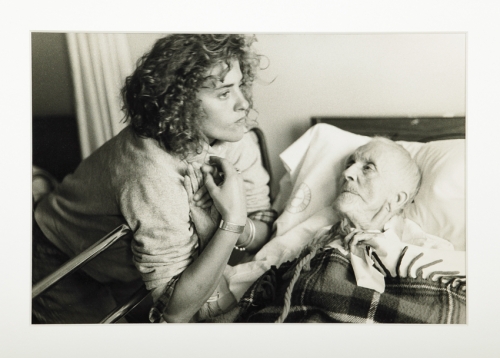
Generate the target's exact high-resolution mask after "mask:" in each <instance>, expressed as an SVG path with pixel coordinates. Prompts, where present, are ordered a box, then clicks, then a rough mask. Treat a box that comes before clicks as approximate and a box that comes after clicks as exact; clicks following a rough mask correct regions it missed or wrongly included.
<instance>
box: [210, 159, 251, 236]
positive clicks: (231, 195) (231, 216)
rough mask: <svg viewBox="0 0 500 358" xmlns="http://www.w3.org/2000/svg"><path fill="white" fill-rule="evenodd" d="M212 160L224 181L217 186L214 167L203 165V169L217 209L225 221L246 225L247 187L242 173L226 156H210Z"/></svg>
mask: <svg viewBox="0 0 500 358" xmlns="http://www.w3.org/2000/svg"><path fill="white" fill-rule="evenodd" d="M210 162H211V163H212V164H213V165H214V166H215V167H216V169H217V170H218V171H219V172H220V173H221V174H222V176H223V178H224V181H223V182H222V184H219V186H217V185H216V184H215V181H214V176H213V168H212V167H211V166H209V165H204V166H202V168H201V170H202V172H203V175H204V178H205V186H206V187H207V190H208V192H209V193H210V196H211V197H212V200H213V201H214V205H215V207H216V208H217V211H218V212H219V213H220V214H221V216H222V219H224V221H227V222H230V223H233V224H237V225H242V226H243V225H245V223H246V218H247V208H246V196H245V187H244V183H243V179H242V178H241V175H239V173H238V172H237V171H236V169H235V168H234V167H233V166H232V165H231V163H230V162H229V161H228V160H227V159H224V158H220V157H215V156H212V157H210Z"/></svg>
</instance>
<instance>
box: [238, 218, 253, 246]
mask: <svg viewBox="0 0 500 358" xmlns="http://www.w3.org/2000/svg"><path fill="white" fill-rule="evenodd" d="M247 223H248V229H249V230H250V233H249V234H248V238H247V240H246V242H245V243H244V244H243V245H240V246H238V245H236V246H234V248H235V249H236V250H238V251H245V250H246V249H247V247H248V246H250V245H251V244H252V242H253V241H254V240H255V231H256V230H255V223H254V222H253V221H252V219H249V218H247Z"/></svg>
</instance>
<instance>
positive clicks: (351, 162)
mask: <svg viewBox="0 0 500 358" xmlns="http://www.w3.org/2000/svg"><path fill="white" fill-rule="evenodd" d="M353 164H354V160H349V161H347V162H346V163H345V169H348V168H349V167H350V166H351V165H353Z"/></svg>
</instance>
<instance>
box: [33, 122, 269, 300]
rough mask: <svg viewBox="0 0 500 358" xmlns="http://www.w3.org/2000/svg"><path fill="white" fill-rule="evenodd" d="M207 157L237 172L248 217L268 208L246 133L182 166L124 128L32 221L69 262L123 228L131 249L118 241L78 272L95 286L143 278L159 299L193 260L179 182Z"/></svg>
mask: <svg viewBox="0 0 500 358" xmlns="http://www.w3.org/2000/svg"><path fill="white" fill-rule="evenodd" d="M210 154H214V155H218V156H221V157H225V158H227V159H228V160H229V161H230V162H231V163H233V164H234V166H235V167H236V168H238V169H239V170H241V172H242V176H243V179H244V181H245V189H246V193H247V210H248V212H249V213H250V212H255V211H260V210H267V209H269V208H270V200H269V187H268V182H269V175H268V173H267V172H266V170H265V169H264V168H263V167H262V163H261V158H260V152H259V148H258V145H257V143H256V141H255V140H254V137H253V135H252V133H247V134H246V135H245V136H244V138H243V139H242V140H241V141H239V142H235V143H229V142H220V143H216V144H215V145H213V146H211V147H210V146H208V145H206V147H205V148H204V150H203V152H202V153H201V154H199V155H195V156H191V157H188V158H187V159H186V160H180V159H178V158H177V157H174V156H172V155H170V154H169V153H167V152H166V151H165V150H164V149H162V148H161V147H160V146H159V145H158V143H157V142H156V141H155V140H153V139H150V138H141V137H140V136H138V135H136V134H135V133H134V132H133V130H132V129H131V128H130V127H126V128H125V129H124V130H122V131H121V132H120V133H119V134H118V135H117V136H115V137H114V138H112V139H111V140H109V141H108V142H106V143H105V144H104V145H103V146H102V147H100V148H99V149H98V150H96V151H95V152H94V153H93V154H92V155H91V156H89V157H88V158H86V159H85V160H84V161H82V163H81V164H80V165H79V167H78V168H77V169H76V171H75V172H74V173H72V174H70V175H68V176H67V177H66V178H64V180H63V182H62V183H61V184H60V185H59V186H58V187H57V188H56V189H55V190H54V191H53V192H52V193H51V194H49V195H48V196H47V197H45V198H44V199H43V200H42V201H41V202H40V204H38V206H37V208H36V211H35V219H36V221H37V223H38V224H39V226H40V228H41V229H42V231H43V232H44V234H45V235H46V236H47V238H48V239H49V240H50V241H52V242H53V243H54V244H55V245H56V246H57V247H58V248H59V249H61V250H62V251H63V252H65V253H66V254H68V255H69V256H70V257H73V256H75V255H77V254H78V253H80V252H82V251H83V250H85V249H86V248H88V247H89V246H91V245H92V244H93V243H95V242H96V241H97V240H99V239H100V238H102V237H103V236H104V235H106V234H107V233H108V232H110V231H111V230H113V229H114V228H115V227H117V226H119V225H121V224H127V225H129V226H130V228H131V229H132V231H133V233H134V235H133V236H134V237H133V239H132V242H130V241H128V242H127V241H126V240H125V241H119V242H118V243H116V244H115V245H113V246H112V247H111V248H109V249H108V250H107V251H106V252H104V253H102V254H101V255H99V256H98V257H97V258H95V259H94V260H92V261H91V262H90V263H88V264H87V265H85V267H84V270H85V272H86V273H88V274H89V275H90V276H92V277H93V278H95V279H96V280H98V281H100V282H113V281H115V280H118V281H122V282H130V281H133V280H136V279H138V278H139V277H142V279H143V281H144V282H145V284H146V287H147V288H148V289H153V298H157V297H158V296H159V295H160V294H161V292H162V291H163V290H164V288H165V287H166V285H167V283H168V282H169V281H170V280H171V278H172V277H174V276H175V275H178V274H179V273H181V272H182V271H183V270H184V269H185V268H186V267H187V266H188V265H189V264H190V263H191V262H192V260H193V257H194V255H195V251H196V250H195V248H196V246H197V241H198V237H197V235H196V233H195V232H194V227H193V224H192V222H191V220H190V218H189V205H188V199H187V193H186V191H185V189H184V186H183V176H184V175H185V173H186V169H187V163H188V162H198V163H200V164H201V163H204V162H206V161H207V160H208V158H209V155H210Z"/></svg>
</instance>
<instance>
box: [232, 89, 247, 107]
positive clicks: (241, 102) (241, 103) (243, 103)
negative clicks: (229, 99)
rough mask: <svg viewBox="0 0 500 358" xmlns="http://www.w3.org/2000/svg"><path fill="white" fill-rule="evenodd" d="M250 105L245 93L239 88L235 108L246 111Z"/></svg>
mask: <svg viewBox="0 0 500 358" xmlns="http://www.w3.org/2000/svg"><path fill="white" fill-rule="evenodd" d="M249 107H250V103H249V102H248V100H247V98H246V97H245V94H244V93H243V92H242V91H241V90H239V91H238V99H237V101H236V105H235V108H236V110H237V111H246V110H247V109H248V108H249Z"/></svg>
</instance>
